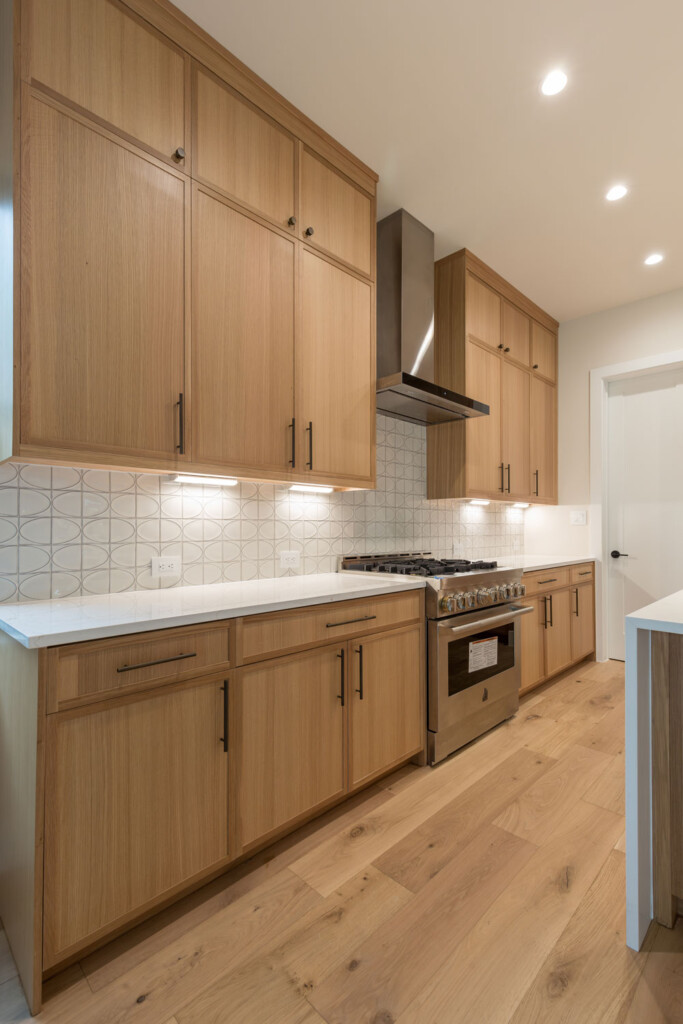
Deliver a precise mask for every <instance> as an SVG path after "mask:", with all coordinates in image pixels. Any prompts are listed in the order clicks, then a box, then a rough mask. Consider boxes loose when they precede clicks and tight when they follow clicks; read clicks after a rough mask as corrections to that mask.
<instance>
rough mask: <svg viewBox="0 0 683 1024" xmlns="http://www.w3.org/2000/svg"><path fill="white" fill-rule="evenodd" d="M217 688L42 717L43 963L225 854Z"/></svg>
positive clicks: (224, 767) (206, 685)
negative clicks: (44, 736)
mask: <svg viewBox="0 0 683 1024" xmlns="http://www.w3.org/2000/svg"><path fill="white" fill-rule="evenodd" d="M222 685H223V684H222V683H221V682H220V681H212V682H204V681H203V682H201V683H196V684H191V685H187V684H186V685H185V686H183V687H182V688H173V689H164V690H163V691H161V690H160V691H156V692H155V693H153V694H149V695H145V696H143V697H142V698H140V697H139V696H134V697H128V698H122V699H120V700H116V701H111V702H107V703H106V704H104V705H102V704H99V705H97V706H95V707H94V708H93V707H89V708H80V709H78V710H77V711H65V712H62V713H60V714H56V715H49V716H48V726H47V751H46V753H47V770H46V799H45V928H44V956H45V961H44V965H45V967H49V966H50V965H51V964H53V963H55V962H56V961H57V960H59V959H62V958H63V957H64V956H67V955H69V953H70V952H71V951H72V950H74V949H76V948H79V947H82V946H84V945H85V944H86V943H87V942H88V941H93V940H94V939H96V938H97V937H98V936H99V935H101V934H103V933H105V932H107V931H110V930H112V929H113V928H114V927H115V926H116V924H117V922H118V923H123V922H124V921H125V920H126V919H129V918H130V917H132V916H133V915H134V914H135V912H136V911H139V910H141V909H143V908H144V907H145V906H146V905H147V904H149V903H151V902H152V901H154V900H157V899H159V898H161V897H163V895H164V894H165V893H166V894H169V895H170V893H171V890H173V888H174V887H175V886H178V885H180V884H182V883H183V882H185V881H187V880H188V879H191V878H193V877H195V876H197V875H200V874H202V873H204V872H206V871H208V870H209V869H210V868H212V867H213V866H214V865H217V864H220V862H221V861H224V860H225V859H226V858H227V855H228V823H227V815H228V757H227V755H226V753H225V752H224V748H223V743H222V742H221V737H222V735H223V733H222V729H223V698H224V694H223V693H222V692H221V687H222Z"/></svg>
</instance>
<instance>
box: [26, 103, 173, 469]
mask: <svg viewBox="0 0 683 1024" xmlns="http://www.w3.org/2000/svg"><path fill="white" fill-rule="evenodd" d="M24 112H25V115H26V125H25V128H26V133H27V134H26V135H25V146H24V152H23V160H22V175H23V191H22V204H21V215H22V229H21V247H22V293H21V353H22V363H21V375H22V390H21V443H22V444H24V445H41V446H47V447H51V448H70V449H74V450H76V451H79V450H86V451H96V452H109V453H114V454H119V455H126V456H127V455H131V456H146V457H149V456H152V457H158V458H164V459H175V457H176V454H177V450H176V445H177V444H178V443H179V430H178V409H177V403H178V396H179V394H180V393H181V392H183V391H184V390H185V387H184V379H185V377H184V360H185V353H184V345H185V296H184V289H185V259H186V253H185V188H186V182H185V180H184V178H183V177H182V176H180V175H179V174H178V173H177V172H174V171H172V170H170V169H165V168H163V167H162V166H161V165H159V164H158V163H156V162H155V161H154V160H152V159H151V158H146V157H143V156H142V155H140V154H139V153H138V152H135V151H131V150H130V149H129V148H127V147H124V146H119V145H117V144H115V143H113V142H111V141H110V140H109V139H107V138H105V137H104V136H103V135H100V134H99V133H98V132H95V131H92V130H91V129H89V128H87V127H85V126H84V125H83V124H81V123H79V122H78V121H76V120H74V119H72V118H71V117H68V116H66V115H65V114H63V113H61V112H60V111H58V110H56V109H55V108H53V107H52V106H49V105H48V104H46V103H44V102H42V101H41V100H39V99H37V98H35V97H34V98H32V99H31V100H30V101H29V103H28V104H27V105H26V106H25V108H24Z"/></svg>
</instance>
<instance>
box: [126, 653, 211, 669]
mask: <svg viewBox="0 0 683 1024" xmlns="http://www.w3.org/2000/svg"><path fill="white" fill-rule="evenodd" d="M196 657H197V654H196V652H193V653H192V654H174V655H173V657H172V658H157V660H156V661H141V662H140V664H139V665H122V666H121V668H117V670H116V671H117V672H133V671H135V669H136V668H151V666H152V665H165V664H166V663H167V662H169V661H183V660H184V659H185V658H196Z"/></svg>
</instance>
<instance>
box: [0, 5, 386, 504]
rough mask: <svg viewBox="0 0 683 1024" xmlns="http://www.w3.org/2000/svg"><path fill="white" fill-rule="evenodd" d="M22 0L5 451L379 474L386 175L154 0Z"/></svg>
mask: <svg viewBox="0 0 683 1024" xmlns="http://www.w3.org/2000/svg"><path fill="white" fill-rule="evenodd" d="M13 2H14V21H13V22H12V19H11V11H10V12H9V16H8V14H7V12H5V17H6V20H7V24H6V25H4V26H3V27H4V28H5V30H6V31H4V32H3V47H4V51H3V60H4V61H6V62H7V66H8V67H11V64H12V57H13V55H14V56H15V57H16V61H15V75H14V83H13V86H14V87H13V88H12V87H11V85H10V83H9V81H8V88H7V89H6V90H3V98H2V103H3V104H4V106H3V108H2V118H0V142H1V143H2V145H0V190H1V191H2V194H1V195H0V199H1V200H2V202H3V205H7V206H8V207H9V208H12V209H13V215H14V223H15V225H16V230H15V233H14V239H13V240H12V239H11V238H6V240H5V245H6V251H4V252H3V253H2V257H3V264H4V266H3V272H4V277H3V278H2V284H1V287H2V289H3V298H4V299H5V300H6V301H3V304H2V308H3V309H6V310H7V322H6V323H4V324H3V331H4V330H5V329H6V330H7V335H8V339H9V336H11V333H12V327H13V330H14V345H13V351H12V346H10V344H9V340H8V342H7V344H6V346H5V348H4V349H2V350H0V363H1V364H3V365H4V371H3V374H2V376H3V383H4V378H5V377H7V376H8V375H9V377H11V376H12V374H13V373H14V386H13V393H10V391H11V388H10V384H9V383H4V387H5V393H3V396H2V397H3V402H2V403H1V404H0V408H1V409H2V410H3V415H4V421H3V422H2V423H0V459H7V458H10V457H13V458H16V459H21V460H22V461H28V462H30V461H44V462H49V463H50V464H66V465H101V466H111V467H118V468H123V467H126V468H129V469H133V470H136V469H137V470H149V471H159V472H166V471H173V470H175V471H178V470H184V471H190V472H191V471H197V472H203V473H212V474H219V475H235V476H239V477H243V478H251V479H269V480H282V481H293V480H298V481H307V480H308V481H311V482H320V483H324V484H331V485H333V486H338V487H373V486H374V483H375V458H374V455H375V372H376V371H375V192H376V184H377V176H376V175H375V174H374V173H373V172H372V171H371V170H370V169H369V168H368V167H366V166H365V165H364V164H363V163H362V162H361V161H360V160H358V159H357V158H356V157H354V156H353V155H352V154H351V153H349V152H348V151H347V150H345V149H344V148H343V147H342V146H341V145H339V144H338V143H337V142H335V140H334V139H332V138H330V137H329V136H328V135H327V134H326V133H325V132H323V131H322V130H321V129H320V128H318V127H317V126H316V125H314V124H313V123H312V122H311V121H309V120H308V118H306V117H305V115H304V114H302V113H300V112H299V111H298V110H296V109H295V108H294V107H293V106H291V104H289V103H288V102H287V101H286V100H285V99H284V98H283V97H281V96H279V95H278V94H277V93H276V92H275V91H274V90H272V89H271V88H270V87H269V86H267V85H266V84H265V82H263V81H261V80H260V79H259V78H258V77H257V76H256V75H255V74H253V73H252V72H251V71H249V69H248V68H246V67H244V65H242V64H241V63H240V62H239V61H237V60H236V59H235V58H234V57H233V56H232V55H231V54H230V53H228V52H227V51H226V50H224V49H223V48H222V47H221V46H219V44H218V43H215V42H213V41H212V40H211V39H210V38H209V37H208V36H207V35H206V34H205V33H203V32H201V31H200V30H199V29H197V28H195V26H193V24H192V23H191V22H190V21H189V20H188V19H187V18H186V17H185V16H184V15H182V14H181V13H180V12H179V11H176V9H175V8H174V7H172V6H171V5H170V4H168V3H165V2H162V0H13ZM4 7H11V3H7V4H5V5H4ZM12 245H13V251H12ZM12 256H13V257H14V264H13V265H14V274H13V277H12ZM11 277H12V279H10V278H11ZM13 308H14V313H15V315H14V323H13V325H12V322H11V316H12V310H13ZM12 367H13V369H12Z"/></svg>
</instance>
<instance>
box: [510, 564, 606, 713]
mask: <svg viewBox="0 0 683 1024" xmlns="http://www.w3.org/2000/svg"><path fill="white" fill-rule="evenodd" d="M576 574H578V575H579V576H581V575H584V574H585V575H588V576H589V577H590V579H589V581H587V582H585V583H579V584H577V585H574V586H567V584H568V583H569V580H570V571H569V568H568V567H567V568H566V569H559V570H553V572H552V578H547V577H548V571H542V572H538V573H525V575H524V581H525V583H526V585H527V589H528V590H532V591H533V592H534V595H535V596H533V597H530V598H527V599H526V600H525V602H524V603H525V604H526V605H529V606H530V607H531V608H532V609H533V611H532V613H531V614H529V615H524V616H522V622H521V626H522V683H521V689H520V693H522V694H524V693H527V692H528V691H529V690H532V689H533V688H534V687H535V686H539V685H540V684H541V683H543V682H545V680H546V679H550V678H551V677H552V676H554V675H556V674H557V673H558V672H562V670H563V669H565V668H568V667H569V666H570V665H573V664H575V663H576V662H578V661H581V660H582V659H583V658H586V657H588V655H589V654H592V653H593V651H594V650H595V598H594V591H593V565H592V563H586V565H584V566H579V567H573V568H572V572H571V576H572V579H573V578H574V576H575V575H576ZM541 577H542V578H541ZM543 584H549V585H550V584H555V587H554V588H551V589H549V590H548V592H547V593H540V594H539V593H538V590H539V589H543Z"/></svg>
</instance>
